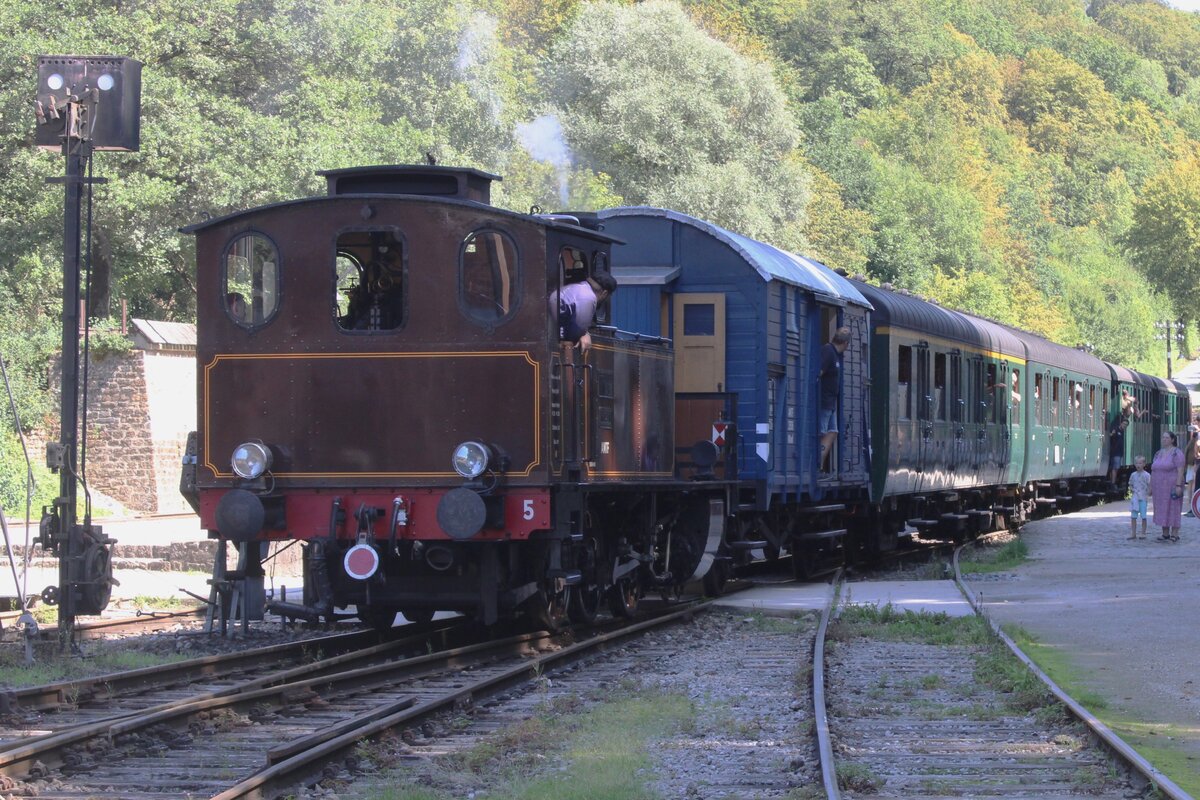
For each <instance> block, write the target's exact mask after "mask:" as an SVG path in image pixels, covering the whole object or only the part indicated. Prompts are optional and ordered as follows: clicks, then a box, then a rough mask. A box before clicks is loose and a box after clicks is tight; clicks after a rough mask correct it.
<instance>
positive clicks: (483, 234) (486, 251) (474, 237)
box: [458, 229, 520, 325]
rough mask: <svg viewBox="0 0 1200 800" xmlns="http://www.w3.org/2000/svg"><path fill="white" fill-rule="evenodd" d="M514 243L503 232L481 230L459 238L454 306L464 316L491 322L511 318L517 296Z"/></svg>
mask: <svg viewBox="0 0 1200 800" xmlns="http://www.w3.org/2000/svg"><path fill="white" fill-rule="evenodd" d="M519 280H520V262H519V259H518V256H517V245H516V243H515V242H513V240H512V238H511V237H510V236H509V235H508V234H507V233H505V232H504V231H499V230H493V229H482V230H477V231H472V232H471V233H469V234H467V237H466V238H465V239H463V243H462V249H461V250H460V251H459V258H458V305H459V308H461V309H462V311H463V313H464V314H466V316H467V318H468V319H471V320H473V321H474V322H479V323H482V324H485V325H495V324H497V323H500V322H503V321H505V320H507V319H509V318H510V317H512V315H513V312H514V311H516V309H517V301H518V299H519V298H520V292H519V291H518V286H519Z"/></svg>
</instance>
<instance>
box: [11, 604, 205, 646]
mask: <svg viewBox="0 0 1200 800" xmlns="http://www.w3.org/2000/svg"><path fill="white" fill-rule="evenodd" d="M22 613H23V612H21V611H0V631H14V630H15V632H16V633H17V635H20V634H21V633H22V632H23V631H22V630H21V626H20V618H21V614H22ZM203 619H204V609H203V608H197V609H188V610H187V611H149V612H145V611H138V612H137V613H136V614H134V615H130V616H123V617H109V618H104V619H94V620H88V621H84V622H80V623H79V624H77V625H76V626H75V632H76V636H77V637H78V638H80V639H91V638H96V637H100V636H112V635H116V634H124V633H150V632H153V631H160V630H165V629H167V628H172V627H174V626H176V625H181V624H191V623H194V622H198V621H200V620H203ZM9 635H11V634H9ZM57 635H58V628H57V627H56V626H55V625H53V624H48V625H44V626H39V627H38V637H39V638H41V639H52V638H54V637H55V636H57Z"/></svg>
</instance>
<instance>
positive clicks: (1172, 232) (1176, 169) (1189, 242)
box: [1125, 159, 1200, 319]
mask: <svg viewBox="0 0 1200 800" xmlns="http://www.w3.org/2000/svg"><path fill="white" fill-rule="evenodd" d="M1125 242H1126V244H1127V245H1128V247H1129V250H1130V253H1131V255H1132V258H1133V262H1134V263H1135V264H1136V265H1137V267H1138V269H1139V270H1141V272H1142V273H1143V274H1144V275H1145V276H1146V279H1147V280H1149V281H1150V283H1151V285H1153V286H1155V287H1156V288H1157V289H1158V290H1159V291H1161V292H1162V293H1163V294H1165V295H1166V296H1168V297H1170V298H1171V301H1172V303H1173V304H1174V306H1175V308H1176V309H1178V310H1179V311H1180V313H1181V314H1182V316H1184V317H1185V318H1187V319H1195V318H1196V312H1195V310H1194V309H1196V308H1197V305H1198V304H1200V161H1197V160H1194V159H1193V160H1188V161H1183V162H1178V163H1175V164H1173V165H1171V167H1170V168H1169V169H1167V170H1164V171H1163V172H1161V173H1159V174H1158V175H1156V176H1154V177H1153V178H1151V179H1150V180H1148V181H1147V182H1146V185H1145V186H1144V187H1143V189H1142V194H1141V196H1140V197H1139V198H1138V199H1137V201H1136V202H1135V203H1134V208H1133V227H1132V228H1131V229H1130V231H1129V234H1128V236H1127V237H1126V240H1125Z"/></svg>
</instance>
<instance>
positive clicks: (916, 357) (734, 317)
mask: <svg viewBox="0 0 1200 800" xmlns="http://www.w3.org/2000/svg"><path fill="white" fill-rule="evenodd" d="M321 174H322V175H323V176H324V177H325V179H326V182H327V189H328V191H327V194H326V195H325V196H321V197H309V198H303V199H298V200H294V201H289V202H284V203H277V204H273V205H268V206H263V207H259V208H253V209H249V210H246V211H242V212H239V213H235V214H231V215H228V216H225V217H221V218H218V219H212V220H207V221H204V222H202V223H199V224H196V225H193V226H191V227H189V228H186V229H185V231H187V232H190V233H194V234H195V235H196V259H197V292H198V310H197V318H198V325H197V349H198V378H199V380H198V392H197V394H198V396H197V402H198V412H199V413H198V430H197V431H196V434H195V437H194V445H193V450H194V453H195V456H194V458H193V459H189V461H191V462H194V463H189V464H186V465H185V467H184V476H183V485H184V487H185V495H186V496H187V497H188V498H189V500H190V501H191V502H192V504H193V505H194V506H195V507H196V509H197V511H198V513H199V514H200V517H201V521H202V524H203V526H204V527H205V528H206V529H207V530H209V531H210V534H211V535H212V536H214V537H219V538H221V539H223V540H226V541H229V542H234V543H239V544H246V543H255V542H264V541H281V540H300V541H301V542H302V543H303V547H304V570H305V596H304V606H305V607H306V608H308V609H311V610H312V611H313V613H315V614H324V615H330V614H332V611H333V609H334V608H335V607H343V606H347V605H350V604H354V605H356V606H357V607H358V609H359V613H360V615H362V616H364V617H365V618H367V619H368V620H370V621H373V622H374V623H376V624H378V625H380V626H390V624H391V622H392V620H393V618H394V617H395V614H396V612H398V611H399V612H403V613H404V615H405V616H406V617H407V618H409V619H413V620H420V619H427V618H429V617H430V616H431V615H432V614H433V612H434V611H436V610H439V609H444V610H457V611H461V612H464V613H466V614H469V615H473V616H475V617H477V618H479V619H480V620H482V621H483V622H485V623H491V622H494V621H496V620H498V619H501V618H504V617H511V616H514V615H517V614H527V615H529V616H531V617H532V618H534V619H535V620H537V621H538V622H539V623H542V624H545V625H549V626H554V625H557V624H560V623H561V622H563V621H564V620H565V619H567V618H570V619H572V620H576V621H582V622H586V621H590V620H592V619H594V618H595V617H596V616H597V614H598V613H599V612H600V611H601V609H602V608H604V607H607V609H608V610H609V611H610V612H611V613H613V614H615V615H629V614H632V613H633V612H634V610H635V609H636V608H637V606H638V603H639V601H640V599H641V598H642V597H644V596H645V595H646V594H647V593H650V592H656V593H660V594H662V595H664V596H667V597H671V596H674V595H676V594H677V593H679V592H680V591H681V589H682V588H683V587H684V585H686V584H688V583H689V582H691V581H703V583H704V586H705V588H706V590H707V591H709V592H719V591H720V590H721V587H722V585H723V584H724V581H725V579H726V578H727V576H728V575H729V574H730V570H731V569H732V568H734V567H736V566H738V565H739V564H743V563H746V562H748V561H750V560H752V559H755V558H763V557H766V558H775V557H779V556H782V555H786V554H790V555H791V563H792V566H793V569H794V570H795V571H796V573H797V574H798V575H806V574H809V573H811V572H812V571H813V570H815V569H818V568H821V567H823V566H826V565H828V564H830V563H834V562H840V561H842V560H845V559H847V558H858V557H860V556H862V555H864V554H870V553H878V552H880V551H885V550H890V549H894V548H896V547H898V546H901V545H902V544H903V542H904V541H905V538H906V537H907V536H909V535H911V533H912V531H913V530H922V531H932V532H934V533H936V534H939V535H947V536H967V535H971V534H972V533H974V532H977V531H981V530H988V529H991V528H993V527H995V526H997V525H1003V524H1006V523H1007V524H1013V523H1018V522H1020V521H1021V520H1022V519H1024V518H1025V517H1026V516H1028V515H1029V514H1032V513H1036V512H1037V511H1038V510H1039V509H1042V510H1046V509H1050V508H1054V507H1062V506H1065V505H1068V504H1072V503H1082V502H1087V501H1089V500H1092V499H1096V498H1097V497H1099V496H1101V495H1102V494H1103V491H1104V489H1105V486H1106V484H1107V479H1106V474H1107V468H1108V456H1109V454H1108V445H1107V438H1106V436H1105V431H1106V425H1107V422H1108V420H1109V419H1110V418H1111V417H1112V416H1113V415H1115V414H1116V413H1119V408H1118V404H1117V403H1116V402H1115V398H1116V397H1117V396H1118V395H1117V392H1118V391H1121V390H1122V389H1126V390H1132V391H1134V392H1137V393H1138V395H1139V397H1140V398H1141V399H1142V402H1143V404H1144V405H1143V407H1144V408H1153V409H1154V410H1155V413H1154V414H1152V415H1150V414H1148V415H1145V416H1144V417H1143V418H1139V419H1137V420H1134V423H1133V426H1134V427H1133V431H1134V432H1133V434H1132V435H1127V442H1128V443H1129V444H1128V446H1129V447H1130V448H1131V449H1132V448H1133V447H1136V446H1137V445H1138V444H1139V443H1142V442H1143V440H1144V439H1146V438H1148V437H1153V436H1155V435H1156V434H1157V432H1158V430H1159V429H1162V428H1168V429H1172V430H1175V429H1182V428H1183V427H1186V424H1187V420H1188V418H1189V408H1188V404H1187V392H1186V391H1184V390H1183V388H1182V387H1181V386H1179V385H1178V384H1170V383H1167V382H1165V381H1161V380H1159V379H1157V378H1151V377H1150V376H1146V375H1141V374H1139V373H1135V372H1132V371H1130V370H1126V369H1123V368H1121V367H1117V366H1115V365H1109V364H1105V363H1104V362H1102V361H1099V360H1098V359H1096V358H1094V357H1092V356H1089V355H1087V354H1084V353H1080V352H1078V351H1074V350H1070V349H1069V348H1063V347H1060V346H1058V345H1054V344H1052V343H1050V342H1047V341H1045V340H1043V339H1040V338H1038V337H1036V336H1032V335H1030V334H1026V333H1023V332H1020V331H1016V330H1012V329H1009V328H1005V327H1003V326H1001V325H998V324H996V323H993V322H988V321H986V320H981V319H977V318H974V317H970V316H968V315H965V314H960V313H957V312H954V311H950V310H948V309H943V308H939V307H937V306H935V305H932V304H929V303H926V302H924V301H922V300H919V299H917V298H915V297H911V296H906V295H904V294H902V293H898V292H893V291H889V290H887V289H884V288H880V287H874V286H869V285H868V284H866V283H863V282H861V281H854V280H851V279H848V278H847V277H845V276H843V275H839V274H837V273H835V272H833V271H832V270H829V269H828V268H826V267H824V266H822V265H821V264H818V263H816V262H814V261H811V260H809V259H806V258H804V257H802V256H798V255H794V254H790V253H786V252H783V251H781V250H778V249H776V248H773V247H771V246H769V245H766V244H763V243H761V242H756V241H753V240H751V239H748V238H746V237H743V236H740V235H738V234H736V233H733V232H730V231H726V230H723V229H721V228H719V227H717V226H714V225H711V224H709V223H707V222H704V221H702V220H699V219H696V218H694V217H689V216H687V215H684V214H680V213H678V212H674V211H668V210H662V209H650V208H618V209H610V210H606V211H602V212H599V213H592V214H540V213H530V214H519V213H514V212H510V211H507V210H503V209H500V208H497V207H494V206H492V205H491V204H490V202H489V196H490V186H491V183H492V182H493V181H495V180H497V179H498V178H497V176H495V175H490V174H487V173H484V172H480V171H477V170H472V169H456V168H446V167H436V166H419V167H417V166H379V167H363V168H354V169H341V170H332V171H327V172H323V173H321ZM601 272H609V273H611V274H612V275H613V276H615V278H616V279H617V282H618V285H619V289H618V291H617V292H616V293H615V294H614V296H613V298H612V300H611V301H610V302H609V303H608V304H607V306H606V307H602V308H601V309H600V310H599V313H598V320H597V323H598V324H597V326H596V327H595V328H594V329H593V333H592V346H591V348H590V349H588V350H587V351H586V352H583V351H582V350H581V349H580V348H578V347H576V346H574V345H573V343H571V342H566V341H560V338H559V327H558V321H557V319H556V318H555V314H553V313H551V309H550V306H549V304H548V302H547V298H548V297H550V296H552V295H553V293H554V292H556V291H560V290H561V289H562V287H564V286H566V285H568V284H570V283H574V282H578V281H583V280H586V279H587V278H588V277H589V276H593V275H596V274H597V273H601ZM843 326H844V327H846V328H849V330H850V332H851V344H850V346H849V348H848V349H847V350H846V352H845V353H844V355H843V370H842V379H841V380H842V391H841V400H840V404H839V408H838V412H837V418H838V430H839V431H840V433H839V435H838V439H837V444H836V447H835V452H834V454H833V459H832V469H831V471H830V472H829V473H822V472H820V465H819V464H818V458H817V427H816V415H817V411H818V401H817V395H816V391H817V390H816V384H817V382H816V374H817V369H818V363H817V356H818V352H819V346H820V345H821V344H822V343H823V342H824V341H826V340H827V339H828V338H829V336H830V335H831V334H832V332H833V331H834V330H836V329H837V328H839V327H843ZM1022 398H1024V400H1022ZM1142 428H1145V430H1142ZM244 550H245V551H246V552H247V553H249V554H250V558H251V561H252V562H253V560H254V558H255V557H256V556H255V555H254V554H255V553H257V551H258V548H254V547H247V548H244ZM249 568H250V569H251V570H252V569H253V568H254V564H253V563H251V564H250V565H249Z"/></svg>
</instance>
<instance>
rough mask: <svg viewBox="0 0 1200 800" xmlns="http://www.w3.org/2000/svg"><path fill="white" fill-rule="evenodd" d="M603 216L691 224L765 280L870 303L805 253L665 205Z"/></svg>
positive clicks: (865, 304)
mask: <svg viewBox="0 0 1200 800" xmlns="http://www.w3.org/2000/svg"><path fill="white" fill-rule="evenodd" d="M597 216H598V217H599V218H600V219H602V220H604V219H612V218H613V217H654V218H660V219H669V220H671V221H672V222H678V223H680V224H682V225H690V226H691V227H693V228H696V229H698V230H701V231H703V232H705V233H707V234H708V235H709V236H712V237H713V238H714V239H716V240H718V241H720V242H723V243H724V244H726V245H728V246H729V247H731V248H733V250H734V251H735V252H736V253H737V254H738V255H740V256H741V257H742V258H744V259H745V260H746V263H747V264H749V265H750V266H752V267H753V268H754V269H755V271H756V272H758V274H759V275H760V276H762V279H763V280H764V281H770V280H778V281H782V282H784V283H789V284H792V285H793V286H801V287H803V288H805V289H808V290H810V291H812V292H814V293H816V294H819V295H824V296H826V297H831V298H835V299H838V300H841V301H843V302H846V303H853V304H854V305H857V306H863V307H865V308H870V307H871V304H870V303H869V302H868V301H867V299H866V298H865V297H863V296H862V294H861V293H860V292H859V291H858V289H856V288H854V286H853V285H852V284H851V283H850V281H848V280H846V279H845V278H843V277H842V276H841V275H838V274H837V273H836V272H834V271H833V270H831V269H830V268H829V267H827V266H825V265H824V264H821V263H819V262H817V261H813V260H812V259H810V258H805V257H804V256H800V255H795V254H793V253H788V252H785V251H783V250H780V249H779V248H778V247H772V246H771V245H769V244H765V243H763V242H759V241H756V240H754V239H749V238H747V237H745V236H742V235H741V234H738V233H733V232H732V231H727V230H725V229H724V228H722V227H719V226H717V225H714V224H712V223H711V222H706V221H704V220H702V219H697V218H696V217H692V216H688V215H687V214H683V213H680V212H678V211H671V210H669V209H665V208H652V207H650V206H626V207H623V208H608V209H605V210H603V211H601V212H599V213H598V214H597Z"/></svg>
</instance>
